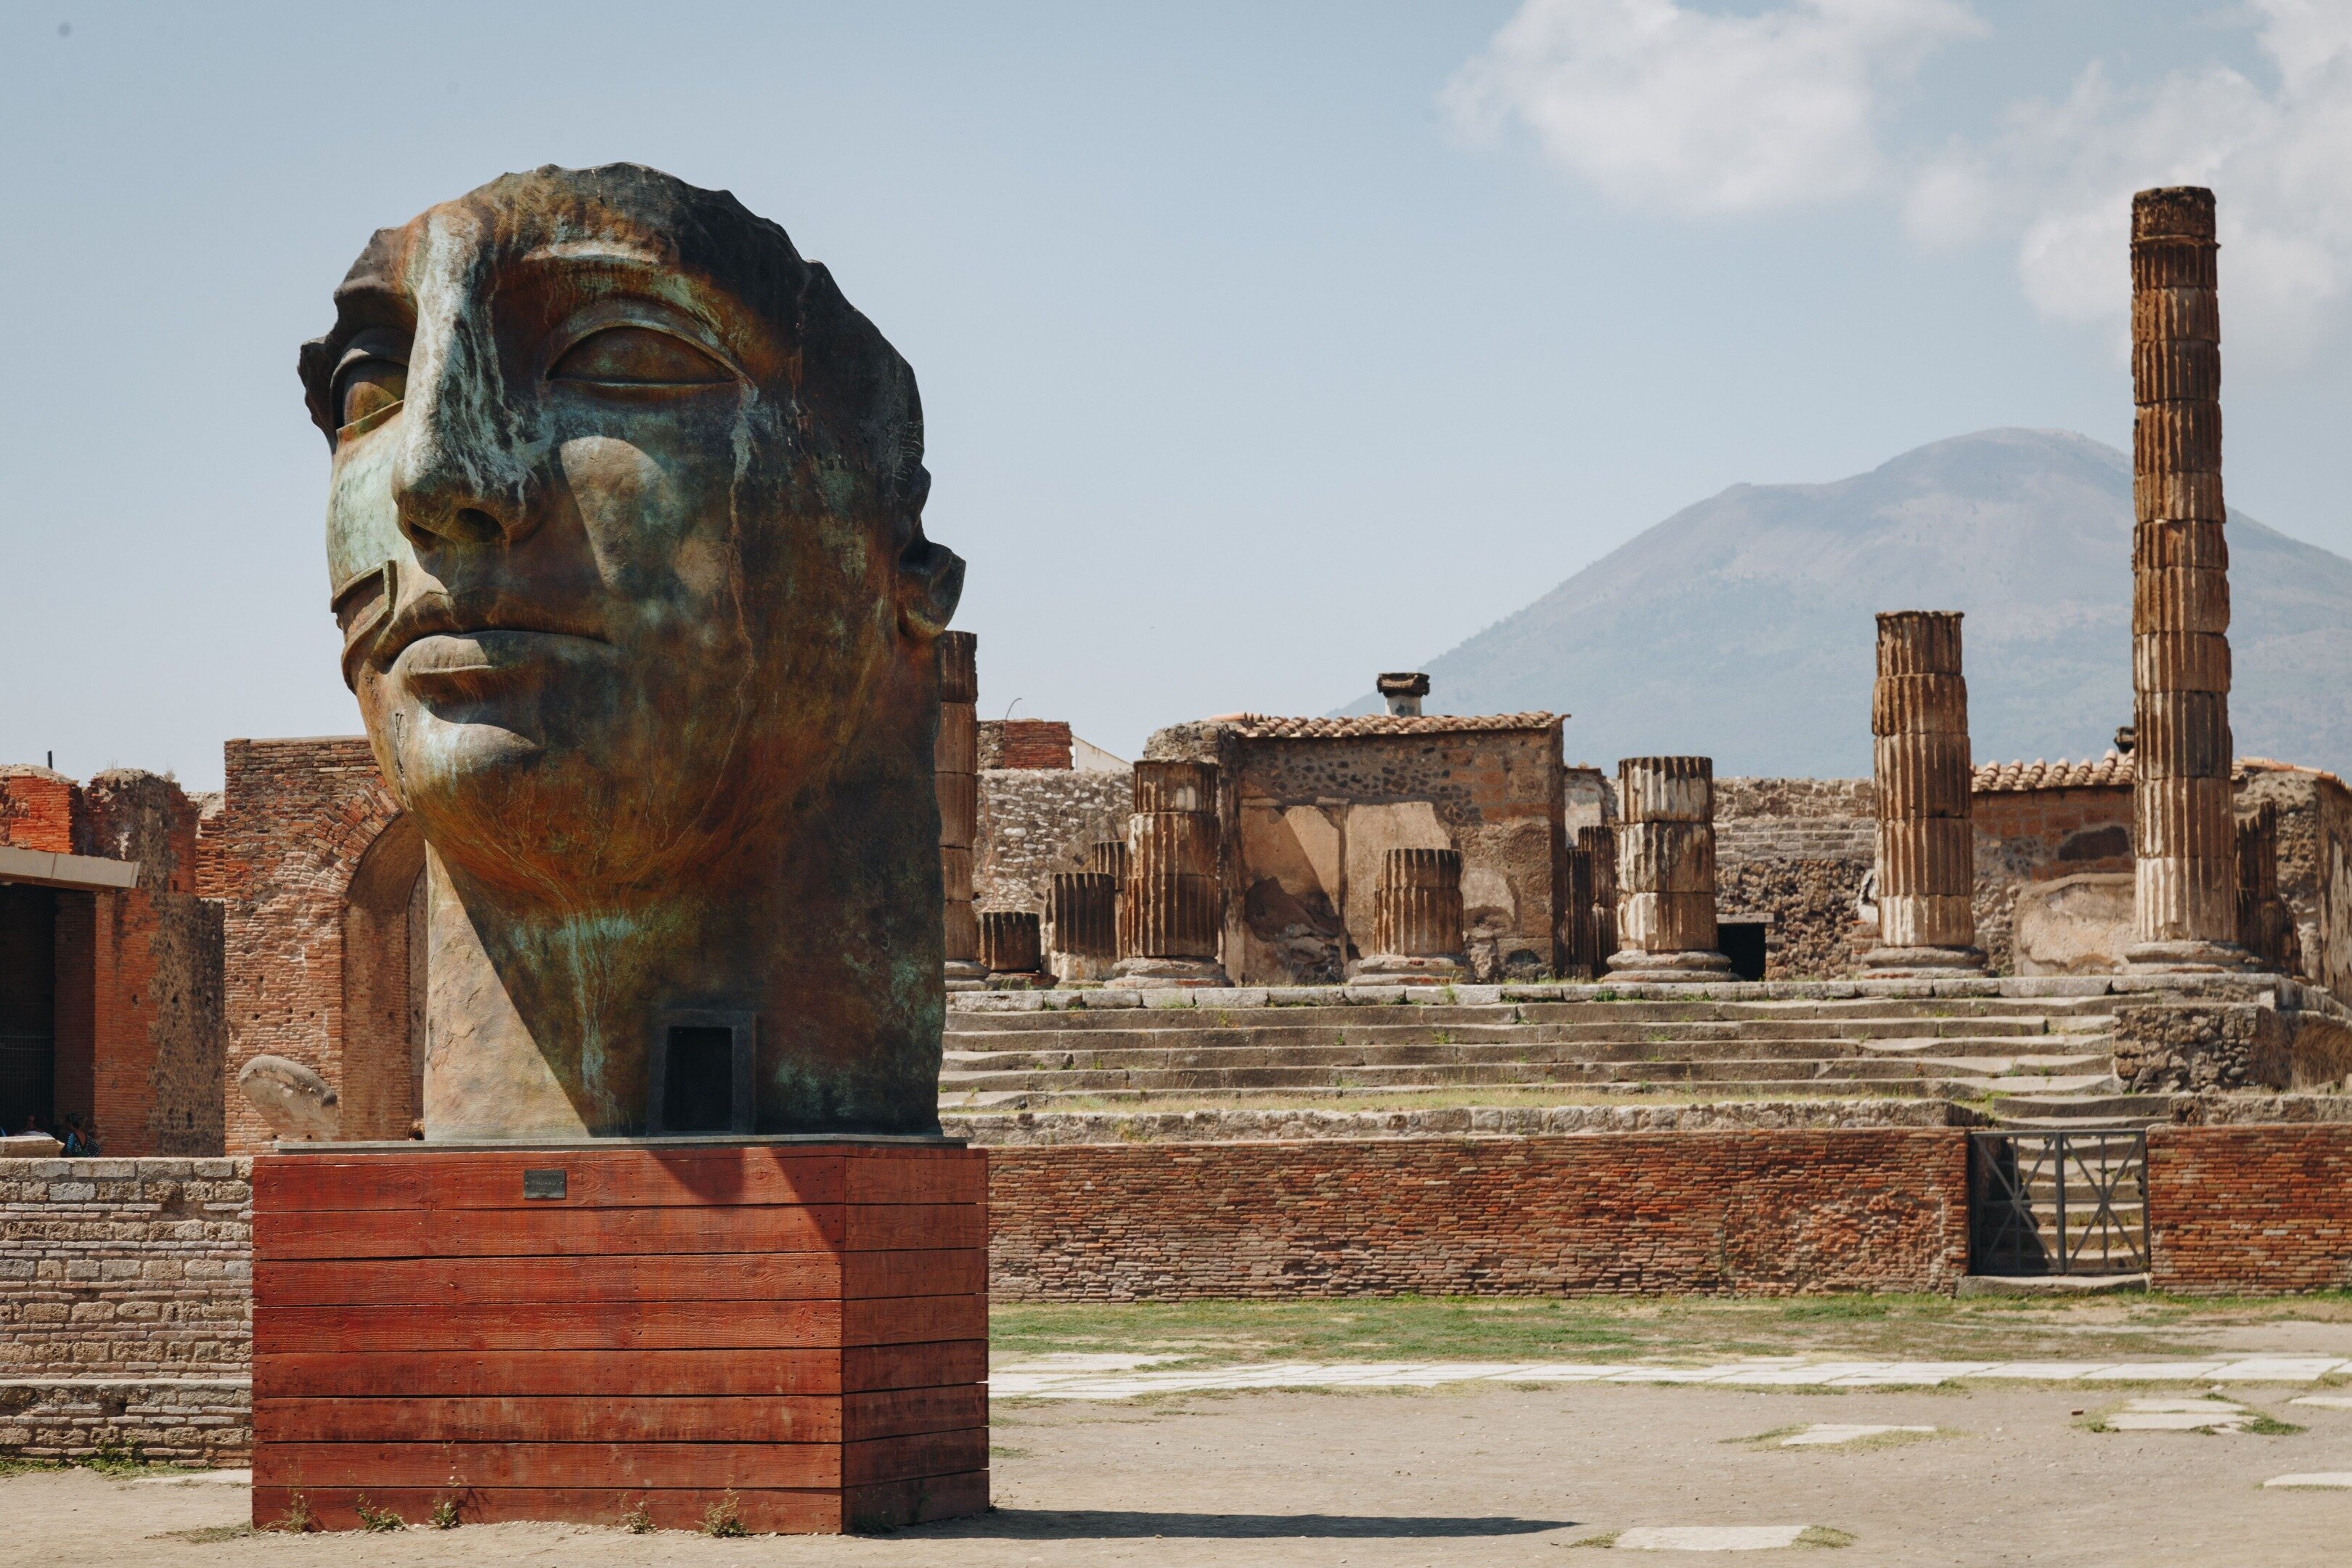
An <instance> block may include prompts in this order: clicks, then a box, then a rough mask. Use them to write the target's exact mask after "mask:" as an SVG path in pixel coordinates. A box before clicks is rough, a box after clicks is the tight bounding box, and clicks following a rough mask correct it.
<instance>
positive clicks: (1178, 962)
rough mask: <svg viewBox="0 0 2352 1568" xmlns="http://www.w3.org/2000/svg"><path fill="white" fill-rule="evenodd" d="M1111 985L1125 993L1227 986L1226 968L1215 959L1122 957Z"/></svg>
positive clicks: (1229, 983)
mask: <svg viewBox="0 0 2352 1568" xmlns="http://www.w3.org/2000/svg"><path fill="white" fill-rule="evenodd" d="M1116 973H1117V975H1118V978H1117V979H1115V980H1113V981H1112V982H1111V983H1110V984H1112V985H1114V986H1116V987H1118V989H1120V990H1122V991H1165V990H1167V989H1168V988H1169V987H1170V986H1174V985H1186V986H1190V985H1205V986H1216V987H1223V986H1228V985H1231V984H1233V982H1232V981H1231V980H1228V979H1227V978H1225V970H1224V966H1223V964H1221V963H1218V962H1217V961H1216V960H1215V959H1213V958H1122V959H1120V960H1119V961H1118V969H1117V970H1116Z"/></svg>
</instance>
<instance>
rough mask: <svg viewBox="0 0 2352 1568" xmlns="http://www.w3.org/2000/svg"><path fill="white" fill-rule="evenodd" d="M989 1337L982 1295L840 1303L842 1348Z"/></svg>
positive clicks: (986, 1309) (899, 1297) (907, 1297)
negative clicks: (843, 1346) (843, 1345)
mask: <svg viewBox="0 0 2352 1568" xmlns="http://www.w3.org/2000/svg"><path fill="white" fill-rule="evenodd" d="M987 1336H988V1298H987V1297H985V1296H894V1297H891V1298H889V1299H887V1300H868V1301H845V1302H843V1303H842V1322H841V1343H843V1344H845V1345H907V1344H926V1343H929V1342H933V1341H938V1340H977V1339H985V1338H986V1337H987Z"/></svg>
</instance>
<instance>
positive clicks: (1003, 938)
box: [980, 910, 1045, 979]
mask: <svg viewBox="0 0 2352 1568" xmlns="http://www.w3.org/2000/svg"><path fill="white" fill-rule="evenodd" d="M980 958H981V962H982V963H985V964H987V965H988V973H989V975H990V977H991V978H992V979H993V978H998V977H1003V976H1012V977H1016V978H1018V977H1023V976H1031V975H1034V974H1035V973H1037V972H1038V971H1039V970H1041V969H1043V968H1044V967H1045V955H1044V953H1043V952H1040V951H1039V949H1038V941H1037V916H1036V915H1035V913H1034V912H1033V911H1032V910H984V911H982V914H981V917H980Z"/></svg>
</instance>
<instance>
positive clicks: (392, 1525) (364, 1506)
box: [352, 1492, 408, 1535]
mask: <svg viewBox="0 0 2352 1568" xmlns="http://www.w3.org/2000/svg"><path fill="white" fill-rule="evenodd" d="M352 1512H353V1513H355V1514H358V1515H359V1516H360V1528H361V1529H362V1530H364V1531H369V1532H371V1533H373V1534H378V1535H385V1534H390V1533H391V1532H392V1531H395V1530H406V1529H407V1528H408V1521H406V1520H404V1519H403V1518H401V1517H400V1515H398V1514H396V1513H394V1512H393V1511H392V1510H390V1509H388V1508H373V1507H371V1506H369V1503H368V1500H367V1493H365V1492H362V1493H360V1494H359V1495H358V1496H357V1497H355V1498H353V1499H352Z"/></svg>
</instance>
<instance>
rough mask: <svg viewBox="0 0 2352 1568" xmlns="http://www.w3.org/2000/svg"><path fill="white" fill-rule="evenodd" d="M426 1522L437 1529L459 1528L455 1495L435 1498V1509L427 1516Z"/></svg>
mask: <svg viewBox="0 0 2352 1568" xmlns="http://www.w3.org/2000/svg"><path fill="white" fill-rule="evenodd" d="M459 1522H460V1521H459V1520H458V1518H457V1499H456V1498H453V1497H438V1498H435V1499H434V1500H433V1511H432V1512H431V1513H428V1514H426V1515H425V1523H427V1524H429V1525H431V1526H432V1527H433V1528H434V1529H436V1530H455V1529H457V1526H458V1524H459Z"/></svg>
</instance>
